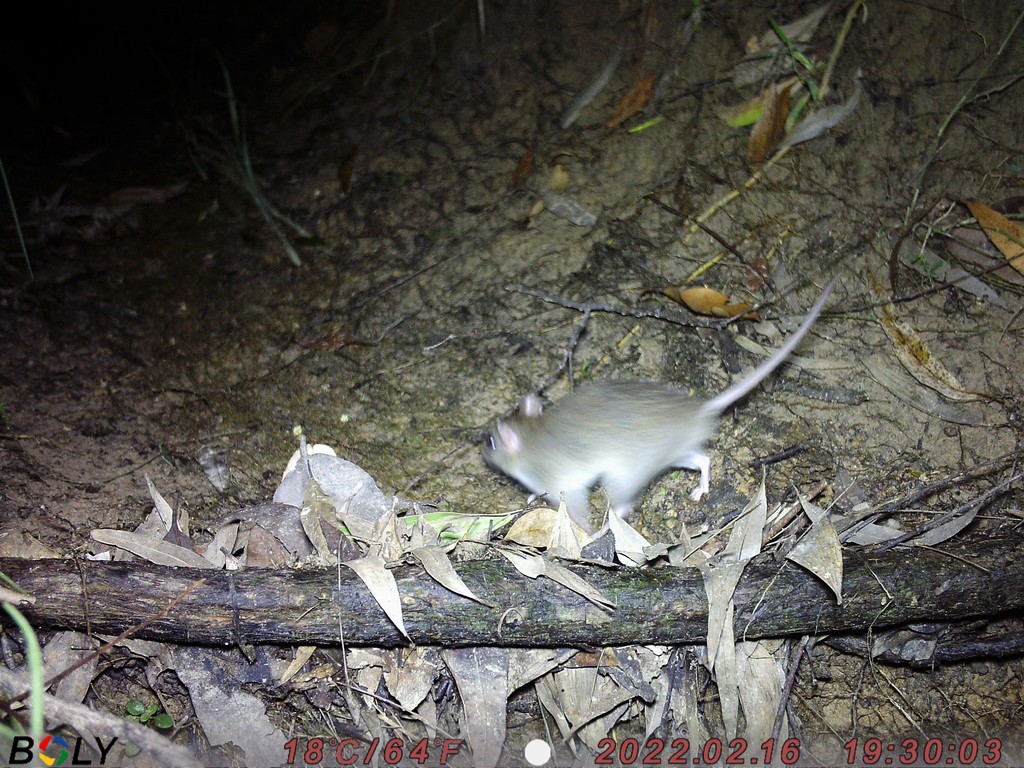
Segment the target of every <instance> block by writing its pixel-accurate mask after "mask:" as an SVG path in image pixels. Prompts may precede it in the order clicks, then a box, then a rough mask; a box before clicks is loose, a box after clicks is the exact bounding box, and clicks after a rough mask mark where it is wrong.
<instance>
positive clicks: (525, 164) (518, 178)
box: [512, 144, 533, 187]
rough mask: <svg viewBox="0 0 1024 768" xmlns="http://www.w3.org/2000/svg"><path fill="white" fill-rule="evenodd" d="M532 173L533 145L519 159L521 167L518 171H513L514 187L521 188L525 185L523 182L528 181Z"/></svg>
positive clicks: (519, 166)
mask: <svg viewBox="0 0 1024 768" xmlns="http://www.w3.org/2000/svg"><path fill="white" fill-rule="evenodd" d="M531 171H533V145H532V144H531V145H530V146H528V147H527V148H526V151H525V152H524V153H523V156H522V157H521V158H519V165H517V166H516V169H515V170H514V171H512V186H513V187H518V186H520V185H521V184H522V183H523V181H525V180H526V177H527V176H529V175H530V172H531Z"/></svg>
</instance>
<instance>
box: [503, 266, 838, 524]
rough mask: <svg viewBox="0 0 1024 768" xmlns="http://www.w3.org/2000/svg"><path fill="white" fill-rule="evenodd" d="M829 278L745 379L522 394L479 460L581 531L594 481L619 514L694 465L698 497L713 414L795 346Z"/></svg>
mask: <svg viewBox="0 0 1024 768" xmlns="http://www.w3.org/2000/svg"><path fill="white" fill-rule="evenodd" d="M833 284H834V281H833V283H830V284H829V285H828V286H827V287H826V288H825V290H824V291H822V293H821V296H820V297H818V300H817V301H816V302H815V303H814V306H813V307H811V310H810V311H809V312H808V313H807V316H806V317H805V318H804V320H803V322H802V323H801V324H800V327H799V328H797V329H796V331H795V332H794V333H792V334H791V335H790V337H789V338H788V339H787V340H786V343H785V344H783V345H782V346H781V347H779V348H778V349H777V350H776V351H775V352H774V353H773V354H772V356H771V357H769V358H768V359H767V360H765V361H764V362H763V363H761V364H760V365H759V366H758V367H757V368H756V369H755V370H754V371H753V373H751V374H750V375H749V376H747V377H746V378H745V379H743V380H741V381H740V382H738V383H736V384H734V385H733V386H731V387H729V388H728V389H726V390H725V391H724V392H722V393H721V394H720V395H718V396H716V397H713V398H711V399H710V400H707V401H705V402H701V401H700V400H698V399H696V398H693V397H690V396H689V395H687V394H686V393H685V392H683V391H681V390H679V389H677V388H676V387H673V386H671V385H668V384H661V383H659V382H654V381H607V382H600V383H591V384H584V385H583V386H581V387H580V388H579V389H577V390H576V391H575V392H573V393H572V394H570V395H567V396H566V397H564V398H562V399H561V400H559V401H558V402H557V403H555V404H554V405H552V406H551V407H550V408H549V409H547V410H545V409H544V407H543V404H542V403H541V400H540V398H539V397H537V396H536V395H528V396H527V397H525V398H523V400H522V401H521V402H520V404H519V411H518V413H517V414H516V415H515V416H513V417H512V418H510V419H507V420H506V419H498V421H497V423H496V424H495V426H494V428H493V430H492V431H491V433H490V435H489V437H488V440H487V443H486V444H485V445H484V459H485V461H487V463H488V464H490V465H491V466H492V467H494V468H496V469H498V470H500V471H501V472H503V473H505V474H506V475H509V476H510V477H512V478H514V479H515V480H517V481H518V482H519V483H520V484H521V485H523V486H524V487H525V488H527V489H528V490H529V491H530V492H531V493H533V494H535V495H536V496H539V497H542V498H544V499H545V500H546V501H547V502H548V503H549V504H553V505H557V504H558V500H559V497H560V496H563V495H564V497H565V505H566V509H567V510H568V512H569V514H570V516H571V517H572V518H573V519H574V520H575V521H576V522H577V523H579V524H580V525H581V526H582V527H583V528H584V529H585V530H587V531H589V530H590V526H589V525H588V524H587V520H588V517H589V510H590V505H589V495H590V490H591V488H593V487H594V486H595V485H597V484H598V483H600V484H601V485H602V486H604V489H605V491H606V492H607V493H608V497H609V500H610V501H611V505H612V513H613V514H616V515H619V516H620V517H623V518H624V517H626V516H627V515H628V514H629V513H630V512H632V510H633V506H634V504H635V503H636V500H637V498H638V497H639V496H640V494H642V493H643V492H644V491H645V490H646V489H647V486H649V485H650V484H651V482H653V481H654V479H655V478H656V477H658V476H659V475H661V474H663V473H664V472H666V471H668V470H670V469H677V468H685V469H694V470H698V471H700V482H699V483H698V485H697V487H696V488H695V489H694V490H693V492H692V493H691V494H690V498H692V499H693V500H695V501H696V500H699V499H700V498H701V497H702V496H704V494H706V493H707V492H708V489H709V488H710V484H711V462H710V460H709V459H708V455H707V454H706V453H705V452H704V444H705V443H706V442H707V440H708V438H709V437H711V433H712V432H714V429H715V427H716V425H717V424H718V419H719V417H720V416H721V415H722V413H723V412H724V411H725V410H726V409H727V408H728V407H729V406H731V405H732V404H733V403H735V402H736V401H737V400H739V399H740V398H742V397H743V396H744V395H746V394H747V393H749V392H750V391H751V390H752V389H754V387H756V386H757V385H758V384H760V383H761V382H762V381H763V380H764V379H765V377H766V376H768V375H769V374H770V373H771V372H772V371H774V370H775V369H776V368H778V367H779V365H780V364H781V363H782V362H783V360H785V359H786V358H787V357H788V356H789V355H790V353H791V352H792V351H793V350H794V349H796V347H797V345H798V344H799V343H800V342H801V341H802V340H803V338H804V336H805V335H806V334H807V331H808V330H810V328H811V326H812V325H813V324H814V321H815V320H817V319H818V315H820V314H821V310H822V307H824V305H825V300H826V299H828V296H829V294H830V293H831V291H832V286H833Z"/></svg>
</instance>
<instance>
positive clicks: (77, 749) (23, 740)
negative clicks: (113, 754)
mask: <svg viewBox="0 0 1024 768" xmlns="http://www.w3.org/2000/svg"><path fill="white" fill-rule="evenodd" d="M94 741H95V742H96V746H95V748H94V749H95V751H96V752H97V753H98V754H99V757H100V759H99V762H98V763H96V762H94V761H93V760H90V759H89V758H88V757H86V756H84V755H83V754H82V751H83V745H84V749H85V751H86V753H87V754H88V752H89V750H90V745H88V744H86V743H85V739H83V738H82V737H81V736H79V737H78V738H76V739H75V740H74V749H72V747H71V744H68V742H67V741H66V740H65V739H64V738H63V737H61V736H56V735H54V734H49V733H48V734H46V735H45V736H44V737H43V738H42V739H41V740H40V741H39V749H38V750H36V749H33V747H34V746H35V741H34V740H33V739H32V738H31V737H30V736H15V737H14V738H13V739H11V752H10V754H9V755H8V756H7V763H8V764H9V765H27V764H28V763H31V762H32V759H33V758H35V757H38V758H39V762H41V763H42V764H43V765H48V766H52V768H57V766H61V765H68V766H77V765H106V762H107V755H108V754H109V753H110V748H111V747H113V746H114V744H116V743H117V737H116V736H115V737H114V738H112V739H111V740H110V742H109V743H107V744H104V743H103V739H99V738H97V739H94ZM68 758H71V759H70V760H68Z"/></svg>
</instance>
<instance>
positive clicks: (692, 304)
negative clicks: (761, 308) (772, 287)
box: [662, 286, 760, 320]
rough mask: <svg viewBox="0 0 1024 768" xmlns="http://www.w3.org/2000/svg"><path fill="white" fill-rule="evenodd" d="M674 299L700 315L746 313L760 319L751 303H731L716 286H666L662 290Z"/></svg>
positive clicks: (731, 315)
mask: <svg viewBox="0 0 1024 768" xmlns="http://www.w3.org/2000/svg"><path fill="white" fill-rule="evenodd" d="M662 293H663V294H665V295H666V296H667V297H668V298H670V299H672V301H674V302H676V303H678V304H682V305H684V306H686V307H688V308H689V309H691V310H692V311H694V312H696V313H697V314H698V315H710V316H711V317H738V316H739V315H746V317H747V319H748V320H758V319H760V316H759V315H758V313H757V312H751V311H750V305H749V304H746V303H741V304H730V303H729V297H728V296H726V295H725V294H724V293H719V292H718V291H716V290H715V289H714V288H708V287H706V286H700V287H696V288H676V287H670V288H665V289H664V290H663V291H662Z"/></svg>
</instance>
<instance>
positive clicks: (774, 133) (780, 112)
mask: <svg viewBox="0 0 1024 768" xmlns="http://www.w3.org/2000/svg"><path fill="white" fill-rule="evenodd" d="M788 119H789V88H788V87H783V86H781V85H772V86H769V87H768V89H767V90H766V91H765V103H764V111H763V112H762V113H761V116H760V117H759V118H758V119H757V122H756V123H754V128H753V129H752V130H751V132H750V143H749V145H748V147H747V163H748V164H749V165H750V166H751V167H752V168H757V167H759V166H760V165H761V164H763V163H764V161H765V160H767V159H768V156H769V155H770V154H771V153H772V152H773V151H774V150H775V148H776V147H777V146H778V145H779V142H780V141H782V139H783V137H784V136H785V135H786V121H787V120H788Z"/></svg>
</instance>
